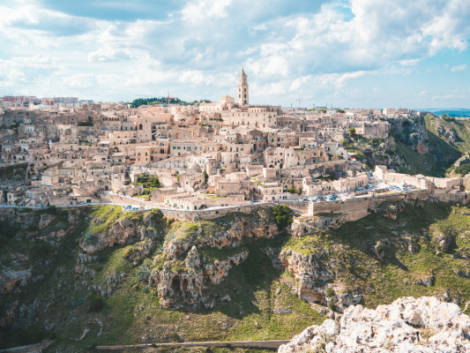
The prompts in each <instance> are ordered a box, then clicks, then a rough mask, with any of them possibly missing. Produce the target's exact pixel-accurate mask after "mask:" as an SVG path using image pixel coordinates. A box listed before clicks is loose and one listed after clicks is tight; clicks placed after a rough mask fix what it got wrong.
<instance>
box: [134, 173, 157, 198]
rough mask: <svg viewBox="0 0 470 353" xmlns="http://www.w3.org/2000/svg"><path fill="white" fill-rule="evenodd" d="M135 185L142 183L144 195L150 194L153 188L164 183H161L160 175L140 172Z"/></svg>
mask: <svg viewBox="0 0 470 353" xmlns="http://www.w3.org/2000/svg"><path fill="white" fill-rule="evenodd" d="M134 185H136V186H137V185H142V187H143V191H142V195H150V194H151V193H152V190H155V189H159V188H160V187H161V186H162V185H161V184H160V180H159V179H158V176H156V175H153V176H150V175H147V174H140V175H139V176H137V179H136V181H135V182H134Z"/></svg>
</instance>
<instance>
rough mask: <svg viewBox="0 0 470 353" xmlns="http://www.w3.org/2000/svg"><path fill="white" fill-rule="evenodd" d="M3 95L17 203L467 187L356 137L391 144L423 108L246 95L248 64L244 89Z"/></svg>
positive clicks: (325, 197)
mask: <svg viewBox="0 0 470 353" xmlns="http://www.w3.org/2000/svg"><path fill="white" fill-rule="evenodd" d="M2 105H3V109H2V110H1V111H0V113H1V114H0V126H1V127H2V129H1V130H0V142H1V147H0V172H1V174H2V180H3V181H4V182H2V185H1V186H0V203H1V204H4V205H5V204H6V205H8V206H11V207H39V208H40V207H47V206H52V205H53V206H80V205H84V204H90V203H114V204H119V205H123V206H124V207H126V208H127V209H130V208H132V209H135V208H145V209H149V208H160V209H165V210H173V211H181V212H184V211H186V212H188V211H191V212H192V213H194V211H204V212H200V213H203V214H209V213H208V212H207V211H209V210H217V212H216V214H219V212H218V210H221V209H223V208H226V207H238V206H250V205H253V204H256V203H266V202H268V203H290V204H291V205H292V206H293V207H297V208H298V209H299V210H300V212H301V213H302V214H304V215H310V216H312V215H314V213H315V203H317V202H318V203H322V202H323V203H325V202H336V203H337V202H339V201H343V202H344V201H348V200H351V199H354V198H357V197H360V198H362V199H364V197H375V195H378V194H381V195H383V194H385V195H386V194H390V193H392V194H393V193H396V192H404V193H407V192H413V191H415V190H416V189H425V190H431V189H432V190H433V192H434V190H435V189H440V190H441V191H443V192H441V196H443V197H444V196H445V197H447V198H449V197H452V195H454V199H455V198H456V197H457V199H458V198H462V197H464V198H465V197H466V196H462V191H463V189H464V181H463V179H461V178H447V179H436V178H432V177H426V176H422V175H419V176H409V175H407V174H403V173H402V174H399V173H395V171H394V170H387V168H386V167H377V166H376V165H371V163H370V161H369V160H367V158H366V157H365V155H364V154H363V153H362V152H361V151H360V150H358V149H357V148H356V147H357V145H358V142H359V144H360V145H362V146H364V145H365V146H368V147H371V146H372V147H371V148H373V149H374V148H375V150H378V151H380V150H387V149H390V147H389V145H390V143H393V141H392V142H390V141H389V140H390V139H389V135H390V131H391V128H392V126H393V125H394V124H397V122H398V123H399V122H400V121H409V119H417V118H419V116H420V113H419V112H415V111H409V110H406V109H383V110H370V109H348V110H342V109H326V108H317V109H292V108H291V109H287V108H282V107H280V106H259V105H250V104H249V85H248V77H247V75H246V73H245V72H244V71H243V69H242V71H241V72H240V75H239V82H238V96H237V99H236V100H235V99H234V98H233V97H229V96H225V97H223V98H222V99H221V100H220V101H219V102H215V103H207V102H202V103H199V104H191V105H185V104H171V103H170V104H151V105H141V106H138V107H137V108H134V107H132V106H131V105H130V104H124V103H121V104H119V103H92V102H91V101H79V100H78V99H77V98H53V99H37V98H35V97H4V98H3V100H2ZM421 145H422V144H420V143H419V141H418V146H417V149H418V151H419V148H421V149H423V147H422V146H421ZM374 168H375V169H374ZM455 195H457V196H455ZM458 195H460V196H458ZM308 204H309V205H308ZM318 209H320V210H322V211H321V212H322V213H324V211H325V207H324V206H323V207H319V208H318ZM181 212H180V213H181ZM356 217H357V216H352V219H355V218H356ZM347 218H348V219H350V218H351V215H349V216H347Z"/></svg>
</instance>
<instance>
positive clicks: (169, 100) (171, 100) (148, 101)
mask: <svg viewBox="0 0 470 353" xmlns="http://www.w3.org/2000/svg"><path fill="white" fill-rule="evenodd" d="M210 102H211V101H210V100H208V99H200V100H195V101H192V102H186V101H183V100H181V99H179V98H175V97H155V98H136V99H134V100H133V101H132V103H130V104H131V106H132V107H133V108H138V107H140V106H141V105H154V104H180V105H191V104H193V105H194V104H200V103H210Z"/></svg>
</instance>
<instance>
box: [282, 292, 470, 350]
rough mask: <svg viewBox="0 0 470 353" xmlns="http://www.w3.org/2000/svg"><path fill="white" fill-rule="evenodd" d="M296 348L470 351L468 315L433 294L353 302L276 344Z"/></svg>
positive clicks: (283, 348)
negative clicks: (335, 316)
mask: <svg viewBox="0 0 470 353" xmlns="http://www.w3.org/2000/svg"><path fill="white" fill-rule="evenodd" d="M278 352H280V353H294V352H327V353H330V352H331V353H332V352H335V353H356V352H357V353H359V352H381V353H392V352H397V353H398V352H409V353H412V352H416V353H417V352H420V353H432V352H446V353H454V352H455V353H460V352H470V318H469V317H468V316H467V315H464V314H462V312H461V310H460V308H459V307H458V306H457V305H455V304H452V303H445V302H441V301H439V300H438V299H437V298H435V297H421V298H418V299H415V298H412V297H405V298H401V299H397V300H396V301H394V302H393V303H392V304H390V305H379V306H378V307H377V309H375V310H373V309H366V308H364V307H362V306H361V305H357V306H351V307H349V308H348V309H346V310H345V312H344V314H343V316H342V317H341V318H340V319H339V320H338V321H335V320H326V321H324V322H323V324H322V325H321V326H311V327H309V328H307V329H306V330H304V331H303V332H302V333H301V334H299V335H298V336H296V337H294V338H293V339H292V341H291V342H289V343H288V344H285V345H282V346H281V347H279V350H278Z"/></svg>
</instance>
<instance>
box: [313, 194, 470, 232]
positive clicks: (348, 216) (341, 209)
mask: <svg viewBox="0 0 470 353" xmlns="http://www.w3.org/2000/svg"><path fill="white" fill-rule="evenodd" d="M469 199H470V193H467V192H452V193H451V192H448V191H445V190H438V189H436V190H433V191H430V190H414V191H408V192H400V193H393V194H379V195H366V196H362V197H355V198H351V199H348V200H345V201H323V202H315V203H310V205H309V210H308V213H307V215H308V216H309V217H313V219H314V223H315V225H317V226H331V225H340V224H342V223H345V222H352V221H357V220H359V219H361V218H363V217H366V216H367V215H368V214H370V213H372V212H375V211H376V210H377V209H378V208H379V207H380V205H381V204H383V203H384V202H407V203H412V202H415V201H417V200H420V201H425V200H430V201H441V202H460V203H463V204H466V203H468V201H469Z"/></svg>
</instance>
